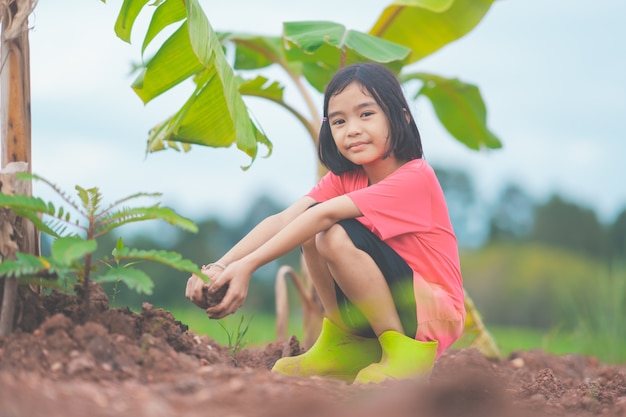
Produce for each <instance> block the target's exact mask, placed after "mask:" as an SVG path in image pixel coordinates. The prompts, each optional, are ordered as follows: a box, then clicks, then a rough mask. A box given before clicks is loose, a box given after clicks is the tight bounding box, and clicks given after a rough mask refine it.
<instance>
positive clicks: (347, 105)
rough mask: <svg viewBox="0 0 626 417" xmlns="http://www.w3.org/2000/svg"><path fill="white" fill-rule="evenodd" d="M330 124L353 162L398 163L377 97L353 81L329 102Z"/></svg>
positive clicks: (371, 163) (367, 164)
mask: <svg viewBox="0 0 626 417" xmlns="http://www.w3.org/2000/svg"><path fill="white" fill-rule="evenodd" d="M328 123H329V124H330V130H331V132H332V135H333V139H334V140H335V144H336V145H337V149H338V150H339V152H341V154H342V155H343V156H344V157H345V158H346V159H348V160H349V161H350V162H352V163H354V164H356V165H361V166H362V167H363V168H365V169H366V170H367V169H368V167H374V166H378V165H380V164H383V165H386V164H392V165H395V164H396V158H395V156H394V155H393V154H392V155H391V156H390V157H388V158H386V159H383V155H384V154H385V153H386V151H387V149H388V146H389V144H388V141H387V138H388V136H389V121H388V120H387V116H386V115H385V113H384V112H383V110H382V108H381V107H380V106H379V105H378V103H376V100H374V98H373V97H372V96H371V95H370V94H369V93H368V92H367V90H366V89H365V88H364V87H362V86H361V84H359V83H358V82H356V81H354V82H352V83H350V84H348V86H346V88H345V89H344V90H343V91H342V92H341V93H339V94H337V95H335V96H332V97H331V98H330V100H329V101H328Z"/></svg>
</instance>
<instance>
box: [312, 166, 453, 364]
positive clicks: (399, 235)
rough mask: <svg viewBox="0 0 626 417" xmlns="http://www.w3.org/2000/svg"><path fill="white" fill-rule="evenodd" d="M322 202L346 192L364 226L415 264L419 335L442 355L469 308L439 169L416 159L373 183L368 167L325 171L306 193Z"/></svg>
mask: <svg viewBox="0 0 626 417" xmlns="http://www.w3.org/2000/svg"><path fill="white" fill-rule="evenodd" d="M307 195H308V196H310V197H312V198H313V199H315V200H316V201H318V202H323V201H326V200H329V199H331V198H333V197H337V196H341V195H347V196H348V197H349V198H350V199H351V200H352V201H353V202H354V204H355V205H356V206H357V207H358V208H359V210H360V211H361V213H363V216H362V217H358V218H357V220H358V221H360V222H361V223H362V224H363V225H364V226H365V227H367V228H368V229H369V230H370V231H372V232H373V233H374V234H375V235H376V236H378V237H379V238H380V239H381V240H383V241H384V242H385V243H387V244H388V245H389V246H390V247H391V248H392V249H394V250H395V251H396V252H397V253H398V254H399V255H400V256H401V257H402V258H403V259H404V260H405V261H406V263H407V264H408V265H409V266H410V267H411V269H412V270H413V277H414V280H413V283H414V290H415V299H416V304H417V323H418V328H417V334H416V335H415V338H416V339H418V340H437V341H438V342H439V346H438V356H439V355H440V354H441V353H442V352H443V351H444V350H445V349H446V348H447V347H449V346H450V345H451V344H452V343H453V342H454V341H455V340H456V339H457V338H458V337H459V336H460V335H461V333H462V332H463V324H464V322H465V308H464V301H463V280H462V278H461V271H460V263H459V254H458V246H457V241H456V236H455V234H454V230H453V228H452V224H451V222H450V217H449V215H448V208H447V205H446V201H445V198H444V195H443V191H442V190H441V186H440V184H439V181H438V180H437V177H436V176H435V172H434V170H433V169H432V168H431V167H430V165H429V164H428V163H427V162H426V160H424V159H414V160H411V161H409V162H407V163H406V164H404V165H403V166H401V167H400V168H398V169H397V170H396V171H395V172H393V173H392V174H390V175H389V176H388V177H386V178H385V179H384V180H382V181H380V182H378V183H376V184H373V185H371V186H368V178H367V175H366V174H365V171H363V170H362V169H357V170H355V171H350V172H347V173H344V174H341V175H335V174H333V173H332V172H329V173H328V174H326V175H325V176H324V177H323V178H322V179H321V180H320V182H319V183H318V184H317V185H316V186H315V187H313V189H312V190H311V191H310V192H309V193H308V194H307Z"/></svg>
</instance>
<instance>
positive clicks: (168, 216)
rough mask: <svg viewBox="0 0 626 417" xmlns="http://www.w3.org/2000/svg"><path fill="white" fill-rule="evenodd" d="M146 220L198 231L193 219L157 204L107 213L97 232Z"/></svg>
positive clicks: (102, 232)
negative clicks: (159, 221) (161, 221)
mask: <svg viewBox="0 0 626 417" xmlns="http://www.w3.org/2000/svg"><path fill="white" fill-rule="evenodd" d="M146 220H163V221H166V222H167V223H169V224H171V225H173V226H176V227H179V228H181V229H183V230H186V231H188V232H192V233H197V232H198V227H197V226H196V224H195V223H194V222H193V221H192V220H190V219H187V218H185V217H183V216H181V215H179V214H177V213H176V212H175V211H174V210H172V209H171V208H169V207H161V206H159V205H158V204H156V205H154V206H151V207H132V208H124V209H122V210H119V211H116V212H113V213H107V215H106V216H104V218H103V219H102V220H101V221H100V222H99V224H98V228H97V230H96V233H97V234H98V235H102V234H104V233H106V232H109V231H111V230H113V229H116V228H118V227H120V226H122V225H125V224H128V223H136V222H141V221H146Z"/></svg>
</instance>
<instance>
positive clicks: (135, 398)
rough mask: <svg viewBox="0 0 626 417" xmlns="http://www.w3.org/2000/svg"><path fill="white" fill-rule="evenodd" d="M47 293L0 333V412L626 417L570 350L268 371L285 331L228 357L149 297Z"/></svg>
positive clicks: (623, 403)
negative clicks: (365, 371) (402, 367)
mask: <svg viewBox="0 0 626 417" xmlns="http://www.w3.org/2000/svg"><path fill="white" fill-rule="evenodd" d="M96 296H97V293H96ZM53 300H54V298H53V299H49V300H48V301H47V302H48V304H49V305H47V306H46V308H47V309H48V311H50V312H52V311H55V312H56V313H55V314H51V315H50V314H49V315H48V316H46V318H45V320H44V321H43V322H41V324H40V325H39V326H38V327H37V328H36V329H35V330H34V331H32V332H28V331H18V332H17V333H16V334H14V335H13V336H11V337H10V338H7V339H0V416H1V417H17V416H36V415H44V414H45V415H46V416H50V417H54V416H63V417H74V416H77V417H78V416H80V417H83V416H85V415H89V416H92V417H99V416H133V417H144V416H145V417H148V416H150V417H159V416H169V417H171V416H190V417H193V416H207V415H216V416H217V415H219V416H228V415H232V416H235V415H236V416H260V417H264V416H267V417H269V416H272V417H280V416H292V415H297V416H329V417H334V416H336V417H339V416H353V415H354V416H357V415H358V416H359V417H369V416H372V417H373V416H380V415H381V414H382V413H387V414H393V415H394V416H397V417H404V416H407V417H408V416H412V417H413V416H459V415H463V416H481V417H489V416H595V415H602V416H611V417H613V416H615V417H617V416H622V417H624V416H626V367H612V366H607V365H603V364H601V363H599V362H598V361H596V360H595V359H593V358H588V357H583V356H579V355H565V356H554V355H549V354H546V353H545V352H543V351H539V350H536V351H529V352H518V353H516V354H514V355H512V356H511V357H509V358H507V359H506V360H502V361H493V360H487V359H486V358H485V357H483V356H482V355H481V354H480V353H479V352H478V351H476V350H474V349H463V350H453V351H450V352H448V353H446V354H445V355H444V356H442V358H441V359H440V360H439V361H438V362H437V364H436V365H435V369H434V371H433V374H432V376H431V379H430V382H429V383H428V384H426V383H424V382H419V381H394V382H389V383H385V384H381V385H368V386H354V385H349V384H346V383H343V382H340V381H335V380H329V379H323V378H292V377H286V376H283V375H277V374H273V373H271V372H270V371H269V370H270V369H271V367H272V365H273V364H274V362H275V361H276V360H277V359H279V358H280V357H282V356H288V355H295V354H298V353H300V352H301V351H302V348H301V346H300V344H299V343H298V340H297V339H295V338H294V337H292V338H291V339H290V340H289V341H287V342H284V343H272V344H268V345H267V346H265V347H263V348H254V349H253V348H250V349H243V350H242V351H240V352H237V353H233V352H230V351H229V350H228V348H227V347H224V346H221V345H219V344H218V343H216V342H215V341H213V340H211V339H209V338H207V337H205V336H200V335H196V334H194V333H192V332H190V331H189V330H188V328H187V326H186V325H184V324H183V323H180V322H178V321H176V320H175V319H174V317H173V316H172V315H171V314H170V313H169V312H167V311H164V310H161V309H155V308H153V307H152V306H151V305H149V304H145V305H144V306H143V309H142V311H141V313H135V312H132V311H130V310H128V309H113V310H109V309H107V303H106V302H105V301H103V302H102V303H100V304H98V303H92V304H93V305H96V308H95V310H96V311H95V312H93V313H92V314H91V317H90V319H89V320H87V321H85V322H81V321H80V320H79V317H78V316H79V314H78V309H76V308H75V307H76V304H75V303H72V302H68V301H67V300H63V299H62V298H61V297H57V302H56V304H55V302H54V301H53ZM50 303H52V304H54V305H51V304H50Z"/></svg>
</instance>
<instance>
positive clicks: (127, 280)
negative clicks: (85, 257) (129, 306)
mask: <svg viewBox="0 0 626 417" xmlns="http://www.w3.org/2000/svg"><path fill="white" fill-rule="evenodd" d="M93 281H94V282H97V283H102V282H123V283H124V284H126V286H127V287H128V288H130V289H131V290H135V291H137V292H138V293H140V294H142V293H143V294H148V295H151V294H152V288H153V287H154V282H153V281H152V279H151V278H150V277H149V276H148V275H147V274H146V273H145V272H143V271H141V270H139V269H135V268H125V267H123V266H120V267H115V268H111V269H109V270H107V272H106V273H105V274H103V275H99V276H97V277H95V278H93Z"/></svg>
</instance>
